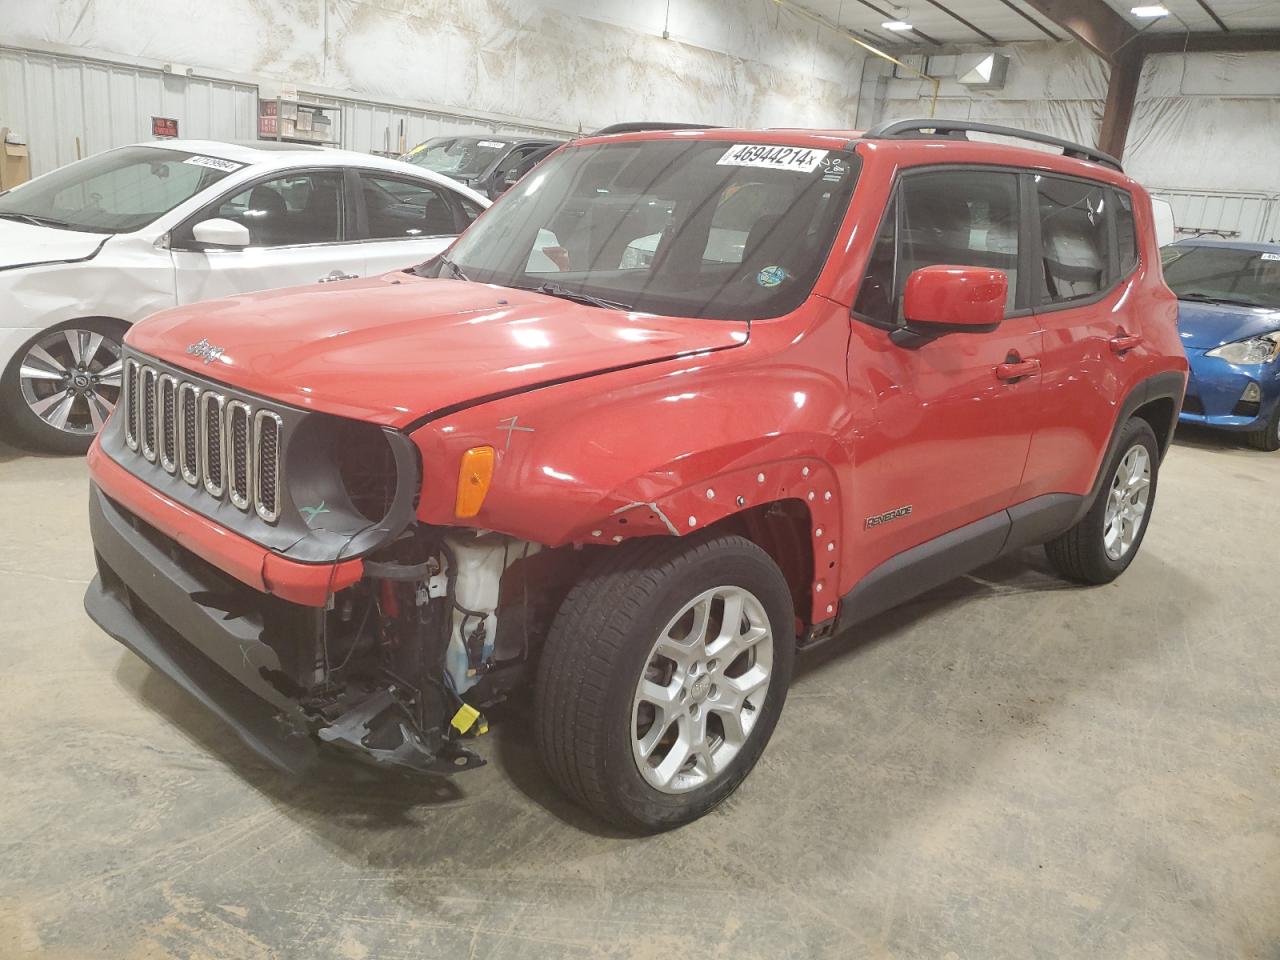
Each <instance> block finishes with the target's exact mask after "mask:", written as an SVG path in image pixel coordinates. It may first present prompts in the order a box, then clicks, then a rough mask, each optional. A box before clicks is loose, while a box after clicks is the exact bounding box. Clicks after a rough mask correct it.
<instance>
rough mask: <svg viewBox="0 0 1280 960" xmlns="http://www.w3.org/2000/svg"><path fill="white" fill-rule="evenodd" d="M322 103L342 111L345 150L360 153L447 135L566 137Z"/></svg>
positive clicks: (363, 104) (386, 108)
mask: <svg viewBox="0 0 1280 960" xmlns="http://www.w3.org/2000/svg"><path fill="white" fill-rule="evenodd" d="M321 99H322V102H326V103H334V104H337V105H338V106H341V107H342V131H341V137H342V146H343V147H345V148H346V149H348V150H358V151H359V152H361V153H401V152H403V150H408V149H409V148H410V147H413V146H415V145H416V144H419V143H421V142H422V141H423V140H426V139H428V138H430V137H439V136H444V135H447V134H452V135H456V136H483V135H485V134H487V133H494V134H499V135H503V136H534V137H543V136H550V137H553V138H556V139H560V138H563V137H565V136H568V134H567V133H562V132H555V131H550V132H549V131H547V130H546V129H539V128H535V127H521V126H513V125H511V124H501V123H498V124H495V123H490V122H486V121H483V120H470V119H468V118H466V117H459V116H451V115H449V114H442V113H430V112H428V111H425V110H415V109H413V108H412V107H402V106H391V105H387V104H382V103H376V102H373V101H368V100H355V99H347V98H337V99H335V98H328V97H325V98H321ZM402 122H403V140H404V146H403V147H401V145H400V142H401V123H402Z"/></svg>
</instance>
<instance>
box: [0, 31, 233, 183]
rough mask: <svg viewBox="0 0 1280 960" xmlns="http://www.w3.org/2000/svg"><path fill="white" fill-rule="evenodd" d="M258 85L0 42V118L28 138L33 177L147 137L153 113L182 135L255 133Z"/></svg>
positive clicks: (226, 136)
mask: <svg viewBox="0 0 1280 960" xmlns="http://www.w3.org/2000/svg"><path fill="white" fill-rule="evenodd" d="M257 108H258V89H257V87H255V86H252V85H250V84H243V83H231V82H227V81H222V80H207V79H203V78H200V77H187V76H180V75H174V74H167V73H163V72H161V71H160V70H154V69H148V68H144V67H135V66H130V65H127V64H120V63H108V62H106V61H101V60H91V59H82V58H79V57H69V56H59V55H53V54H47V53H37V52H34V51H30V50H20V49H15V48H12V47H2V46H0V125H3V126H8V127H11V128H13V129H14V130H15V131H17V132H18V133H20V134H21V135H22V136H24V137H25V138H26V141H27V144H28V146H29V147H30V152H31V173H32V176H36V175H39V174H41V173H47V172H48V171H50V170H53V169H55V168H56V167H60V166H62V165H63V164H66V163H70V162H71V161H73V160H75V159H76V138H77V137H79V138H80V155H81V156H86V157H87V156H89V155H90V154H94V153H100V152H101V151H103V150H108V149H110V148H111V147H118V146H122V145H123V144H127V143H137V142H138V141H139V140H149V139H151V118H152V117H153V116H159V117H176V118H177V119H178V121H179V131H178V132H179V133H180V134H181V135H182V136H183V137H201V138H208V139H212V140H252V139H254V138H255V137H256V136H257V120H256V115H257Z"/></svg>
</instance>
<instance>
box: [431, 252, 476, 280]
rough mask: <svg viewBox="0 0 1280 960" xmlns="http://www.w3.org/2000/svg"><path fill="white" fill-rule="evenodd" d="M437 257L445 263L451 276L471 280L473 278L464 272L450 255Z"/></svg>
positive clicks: (456, 278)
mask: <svg viewBox="0 0 1280 960" xmlns="http://www.w3.org/2000/svg"><path fill="white" fill-rule="evenodd" d="M436 259H437V260H439V261H440V263H441V264H443V265H444V267H445V268H446V269H447V270H448V271H449V274H450V276H452V277H453V279H455V280H467V281H470V279H471V278H470V277H468V276H467V275H466V274H465V273H463V272H462V268H461V267H460V266H458V265H457V264H456V263H454V262H453V261H452V260H450V259H449V258H448V257H437V258H436Z"/></svg>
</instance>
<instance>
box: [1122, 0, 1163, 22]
mask: <svg viewBox="0 0 1280 960" xmlns="http://www.w3.org/2000/svg"><path fill="white" fill-rule="evenodd" d="M1129 12H1130V13H1132V14H1133V15H1134V16H1135V17H1143V18H1146V19H1150V18H1152V17H1167V16H1168V15H1169V8H1168V7H1166V6H1165V5H1164V4H1163V3H1153V4H1150V5H1148V6H1143V7H1133V8H1132V9H1131V10H1130V11H1129Z"/></svg>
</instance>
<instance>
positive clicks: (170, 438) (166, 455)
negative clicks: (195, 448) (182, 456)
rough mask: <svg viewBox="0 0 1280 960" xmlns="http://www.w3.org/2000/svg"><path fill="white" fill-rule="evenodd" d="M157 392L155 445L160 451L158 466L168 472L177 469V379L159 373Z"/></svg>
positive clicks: (170, 375)
mask: <svg viewBox="0 0 1280 960" xmlns="http://www.w3.org/2000/svg"><path fill="white" fill-rule="evenodd" d="M157 391H158V394H159V397H158V400H157V403H156V406H157V408H158V410H159V413H160V426H159V432H158V438H157V444H156V447H157V449H158V450H159V453H160V466H162V467H164V469H165V471H166V472H168V473H173V472H174V471H175V470H176V469H178V380H177V378H176V377H174V376H173V375H172V374H168V373H165V374H161V375H160V379H159V380H158V381H157Z"/></svg>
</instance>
